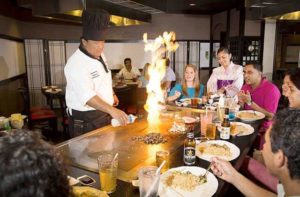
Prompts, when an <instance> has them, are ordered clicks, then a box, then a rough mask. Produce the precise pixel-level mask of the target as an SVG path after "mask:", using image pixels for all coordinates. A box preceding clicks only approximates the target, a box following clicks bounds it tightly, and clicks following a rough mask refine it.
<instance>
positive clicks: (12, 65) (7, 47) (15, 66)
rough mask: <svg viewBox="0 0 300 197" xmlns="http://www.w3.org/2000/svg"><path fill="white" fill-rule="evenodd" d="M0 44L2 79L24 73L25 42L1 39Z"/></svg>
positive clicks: (0, 76) (0, 75)
mask: <svg viewBox="0 0 300 197" xmlns="http://www.w3.org/2000/svg"><path fill="white" fill-rule="evenodd" d="M0 46H1V47H0V81H1V80H4V79H9V78H11V77H14V76H17V75H20V74H24V73H25V54H24V44H23V43H21V42H16V41H11V40H5V39H0Z"/></svg>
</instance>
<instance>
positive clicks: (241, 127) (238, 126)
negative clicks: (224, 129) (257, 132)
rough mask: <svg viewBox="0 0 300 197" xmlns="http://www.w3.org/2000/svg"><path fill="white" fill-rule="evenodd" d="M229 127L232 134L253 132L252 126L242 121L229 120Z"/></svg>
mask: <svg viewBox="0 0 300 197" xmlns="http://www.w3.org/2000/svg"><path fill="white" fill-rule="evenodd" d="M230 127H231V129H230V134H231V135H232V136H245V135H251V134H252V133H254V128H253V127H252V126H251V125H249V124H245V123H242V122H231V123H230Z"/></svg>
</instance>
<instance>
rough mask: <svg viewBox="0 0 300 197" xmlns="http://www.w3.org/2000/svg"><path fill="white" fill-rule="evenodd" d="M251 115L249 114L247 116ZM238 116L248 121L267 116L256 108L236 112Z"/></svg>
mask: <svg viewBox="0 0 300 197" xmlns="http://www.w3.org/2000/svg"><path fill="white" fill-rule="evenodd" d="M247 115H249V116H247ZM236 117H238V118H239V119H241V120H242V121H246V122H253V121H256V120H261V119H264V118H265V114H263V113H261V112H258V111H254V110H243V111H239V112H237V113H236Z"/></svg>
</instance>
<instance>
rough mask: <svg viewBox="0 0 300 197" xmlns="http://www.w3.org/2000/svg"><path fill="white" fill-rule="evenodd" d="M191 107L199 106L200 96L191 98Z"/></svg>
mask: <svg viewBox="0 0 300 197" xmlns="http://www.w3.org/2000/svg"><path fill="white" fill-rule="evenodd" d="M191 107H192V108H198V98H191Z"/></svg>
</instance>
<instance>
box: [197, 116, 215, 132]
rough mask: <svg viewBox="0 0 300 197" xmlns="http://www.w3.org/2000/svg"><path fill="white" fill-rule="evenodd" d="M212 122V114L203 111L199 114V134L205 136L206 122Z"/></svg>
mask: <svg viewBox="0 0 300 197" xmlns="http://www.w3.org/2000/svg"><path fill="white" fill-rule="evenodd" d="M210 123H212V114H211V113H203V114H201V115H200V130H201V136H206V130H207V124H210Z"/></svg>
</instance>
